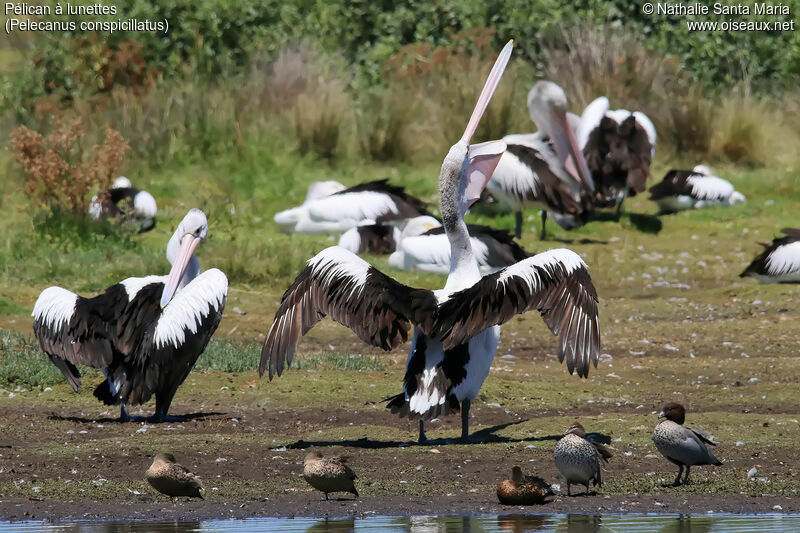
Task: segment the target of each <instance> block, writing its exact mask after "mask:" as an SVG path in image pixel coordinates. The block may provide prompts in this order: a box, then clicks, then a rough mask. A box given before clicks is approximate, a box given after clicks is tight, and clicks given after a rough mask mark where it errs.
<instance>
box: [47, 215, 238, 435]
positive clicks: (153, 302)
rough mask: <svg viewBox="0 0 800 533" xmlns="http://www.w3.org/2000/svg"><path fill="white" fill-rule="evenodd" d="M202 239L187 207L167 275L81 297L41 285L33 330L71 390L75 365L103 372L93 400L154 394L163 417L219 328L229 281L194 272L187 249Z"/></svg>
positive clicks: (124, 401) (75, 384)
mask: <svg viewBox="0 0 800 533" xmlns="http://www.w3.org/2000/svg"><path fill="white" fill-rule="evenodd" d="M206 235H208V222H207V220H206V215H205V214H204V213H203V212H202V211H200V210H199V209H191V210H190V211H189V213H187V215H186V216H185V217H184V218H183V220H182V221H181V223H180V224H179V225H178V229H177V230H175V233H174V234H173V235H172V238H171V239H170V240H169V244H167V260H168V261H169V262H170V263H171V264H172V269H171V270H170V273H169V276H146V277H143V278H128V279H125V280H123V281H121V282H119V283H117V284H116V285H112V286H111V287H109V288H108V289H106V291H105V292H104V293H103V294H100V295H98V296H95V297H94V298H84V297H82V296H78V295H77V294H75V293H73V292H70V291H68V290H66V289H62V288H61V287H48V288H47V289H45V290H43V291H42V294H40V295H39V299H38V300H36V305H35V306H34V308H33V317H34V320H33V331H34V332H35V333H36V337H37V338H38V339H39V346H41V348H42V350H43V351H44V352H45V353H46V354H47V355H49V356H50V360H51V361H52V362H53V364H55V365H56V366H57V367H58V369H59V370H61V373H62V374H64V377H65V378H67V381H69V384H70V385H72V388H73V390H74V391H75V392H77V391H78V388H79V387H80V385H81V379H80V372H79V371H78V368H77V367H76V366H75V365H79V364H80V365H88V366H92V367H94V368H99V369H102V371H103V374H105V376H106V380H105V381H103V382H102V383H101V384H100V385H99V386H98V387H97V388H96V389H95V391H94V395H95V396H96V397H97V398H98V399H99V400H101V401H102V402H103V403H105V404H106V405H117V404H119V405H120V418H121V419H122V420H127V419H128V415H127V413H126V411H125V406H126V405H136V404H142V403H145V402H146V401H147V400H149V399H150V396H152V395H153V394H155V397H156V411H155V418H156V419H159V420H171V419H173V417H168V416H167V411H168V410H169V406H170V403H171V402H172V398H173V396H175V391H177V389H178V386H180V384H181V383H183V380H184V379H186V376H188V375H189V372H190V371H191V369H192V367H193V366H194V364H195V362H196V361H197V358H198V357H199V356H200V354H201V353H202V352H203V350H204V349H205V347H206V345H207V344H208V341H209V339H211V335H213V334H214V331H215V330H216V329H217V326H218V325H219V321H220V319H221V318H222V310H223V308H224V307H225V299H226V297H227V294H228V279H227V278H226V277H225V274H223V273H222V272H221V271H219V270H217V269H216V268H212V269H210V270H206V271H205V272H203V273H202V274H200V263H198V261H197V258H196V257H195V256H194V250H195V248H197V246H198V245H199V244H200V243H201V242H203V241H204V240H205V238H206Z"/></svg>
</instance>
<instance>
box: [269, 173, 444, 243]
mask: <svg viewBox="0 0 800 533" xmlns="http://www.w3.org/2000/svg"><path fill="white" fill-rule="evenodd" d="M334 183H335V182H334ZM429 214H430V213H428V210H427V209H426V208H425V202H423V201H421V200H419V199H417V198H415V197H413V196H411V195H410V194H407V193H406V192H405V189H404V188H403V187H397V186H395V185H390V184H389V183H388V180H386V179H382V180H375V181H370V182H367V183H361V184H359V185H355V186H353V187H350V188H348V189H342V190H340V191H336V192H333V193H332V194H329V195H327V196H324V197H318V198H316V199H314V200H311V201H306V202H305V203H304V204H303V205H302V206H300V207H296V208H294V209H289V210H287V211H281V212H280V213H278V214H277V215H275V222H277V223H278V225H280V226H281V229H283V230H284V231H289V232H293V233H306V234H312V233H342V232H345V231H347V230H349V229H350V228H354V227H356V226H357V225H358V224H359V223H362V222H363V221H365V220H367V219H370V220H374V221H375V222H377V223H379V224H380V223H383V222H391V221H399V220H405V219H407V218H412V217H416V216H420V215H429Z"/></svg>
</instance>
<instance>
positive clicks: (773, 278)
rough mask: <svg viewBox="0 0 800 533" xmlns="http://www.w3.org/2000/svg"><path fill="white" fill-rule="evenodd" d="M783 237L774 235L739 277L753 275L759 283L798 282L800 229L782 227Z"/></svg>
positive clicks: (799, 277) (799, 272)
mask: <svg viewBox="0 0 800 533" xmlns="http://www.w3.org/2000/svg"><path fill="white" fill-rule="evenodd" d="M781 233H783V234H784V235H785V237H776V238H775V239H774V240H773V241H772V244H764V243H762V244H761V245H762V246H763V247H764V248H765V250H764V251H763V252H761V254H760V255H759V256H758V257H756V258H755V259H753V262H752V263H750V265H748V267H747V268H746V269H744V272H742V273H741V274H739V277H740V278H744V277H746V276H750V277H753V278H755V279H757V280H758V281H760V282H761V283H800V229H797V228H783V229H782V230H781Z"/></svg>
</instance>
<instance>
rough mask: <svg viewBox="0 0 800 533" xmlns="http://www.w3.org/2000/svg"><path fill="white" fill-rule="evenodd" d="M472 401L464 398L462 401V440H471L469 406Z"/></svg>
mask: <svg viewBox="0 0 800 533" xmlns="http://www.w3.org/2000/svg"><path fill="white" fill-rule="evenodd" d="M471 403H472V402H470V401H469V400H464V401H462V402H461V439H459V440H460V441H461V442H469V440H470V439H469V408H470V405H471Z"/></svg>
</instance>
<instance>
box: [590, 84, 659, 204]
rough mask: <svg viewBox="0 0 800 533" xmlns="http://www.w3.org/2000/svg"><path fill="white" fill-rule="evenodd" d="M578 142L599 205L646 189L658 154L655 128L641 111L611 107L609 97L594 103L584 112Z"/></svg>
mask: <svg viewBox="0 0 800 533" xmlns="http://www.w3.org/2000/svg"><path fill="white" fill-rule="evenodd" d="M578 143H579V144H580V146H581V148H582V149H583V155H584V157H586V163H587V164H588V165H589V170H590V171H591V172H592V178H593V179H594V183H595V184H596V186H597V205H598V206H599V207H607V206H613V205H615V204H616V207H617V212H616V215H617V219H619V216H620V213H621V211H622V202H623V201H625V198H626V197H628V196H636V194H637V193H641V192H644V191H645V188H646V187H647V177H648V176H649V175H650V163H651V162H652V160H653V157H655V150H656V128H655V126H653V123H652V122H651V121H650V119H649V118H647V115H645V114H644V113H641V112H639V111H634V112H633V113H631V112H630V111H628V110H625V109H616V110H609V103H608V98H606V97H604V96H601V97H600V98H597V99H595V100H594V101H593V102H591V103H590V104H589V105H588V106H586V109H585V110H584V112H583V115H581V123H580V127H579V128H578Z"/></svg>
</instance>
